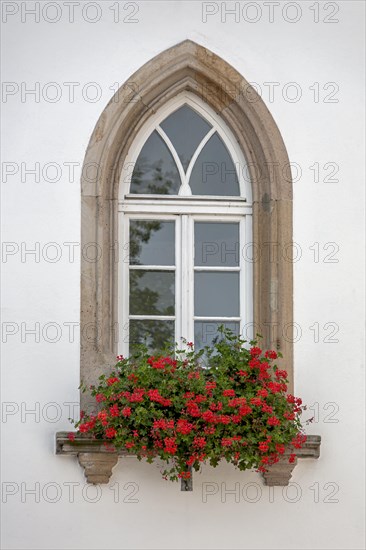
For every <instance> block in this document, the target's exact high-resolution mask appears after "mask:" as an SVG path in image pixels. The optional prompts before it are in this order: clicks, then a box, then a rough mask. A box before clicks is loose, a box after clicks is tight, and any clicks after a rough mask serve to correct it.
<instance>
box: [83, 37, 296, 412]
mask: <svg viewBox="0 0 366 550" xmlns="http://www.w3.org/2000/svg"><path fill="white" fill-rule="evenodd" d="M181 92H190V93H192V94H193V95H195V96H197V97H199V98H201V99H202V100H204V101H205V103H207V104H208V105H209V106H210V107H211V109H213V110H214V111H215V112H216V113H217V115H218V116H219V117H220V119H222V120H223V121H224V122H225V124H226V125H227V126H228V127H229V128H230V131H231V132H232V134H233V135H234V136H235V140H236V141H237V143H238V146H239V148H240V149H241V151H242V152H243V154H244V156H245V158H246V160H247V164H248V170H249V172H250V180H251V183H252V193H253V198H252V211H253V224H252V227H253V246H254V247H255V249H256V250H257V255H256V257H255V259H254V261H253V322H254V330H255V332H260V333H261V334H262V335H263V336H264V339H263V346H265V347H272V348H277V349H281V351H282V352H283V355H284V359H283V361H282V366H283V368H286V370H287V371H288V372H289V376H290V390H291V387H292V385H293V384H292V380H293V337H292V332H293V326H294V323H293V294H292V293H293V283H292V273H293V268H292V262H291V260H290V259H289V256H288V254H287V253H286V254H285V253H284V252H285V251H287V250H288V249H289V247H291V245H292V180H291V170H290V163H289V159H288V155H287V151H286V147H285V145H284V143H283V140H282V137H281V134H280V132H279V130H278V128H277V126H276V123H275V122H274V120H273V118H272V116H271V114H270V113H269V111H268V109H267V107H266V105H265V104H264V102H263V100H262V99H261V98H260V97H259V96H258V94H257V93H256V92H255V90H254V89H253V88H252V87H251V86H250V84H249V83H248V82H247V81H246V80H245V79H244V78H243V76H241V75H240V74H239V73H238V72H237V71H236V70H235V69H234V68H233V67H232V66H231V65H229V64H228V63H227V62H225V61H224V60H223V59H221V58H220V57H219V56H217V55H216V54H214V53H213V52H211V51H209V50H207V49H206V48H204V47H202V46H200V45H198V44H196V43H194V42H192V41H189V40H186V41H184V42H182V43H180V44H177V45H176V46H173V47H172V48H170V49H168V50H166V51H164V52H162V53H160V54H158V55H157V56H156V57H155V58H153V59H152V60H150V61H149V62H147V63H146V64H145V65H144V66H143V67H141V68H140V69H138V71H137V72H136V73H135V74H134V75H132V76H131V77H130V78H129V79H128V80H127V81H126V82H125V84H123V85H122V86H121V88H120V89H119V90H118V91H117V93H116V94H115V96H114V97H113V98H112V99H111V100H110V102H109V103H108V105H107V107H106V108H105V109H104V111H103V113H102V115H101V116H100V118H99V121H98V123H97V125H96V127H95V129H94V132H93V134H92V136H91V139H90V142H89V145H88V148H87V151H86V155H85V160H84V165H83V169H82V178H81V195H82V196H81V247H82V249H84V248H83V247H87V246H89V245H90V244H91V243H93V245H95V246H96V247H97V248H98V250H100V251H101V254H100V256H99V257H98V259H97V261H94V262H93V261H90V260H89V259H88V258H87V257H84V255H83V257H82V258H81V321H80V323H81V342H80V343H81V364H80V376H81V380H82V381H83V383H84V384H86V385H89V384H93V383H96V381H97V380H98V377H99V375H100V374H102V373H104V372H105V371H106V370H107V369H108V367H109V366H112V365H113V364H114V363H115V355H116V353H117V352H118V328H117V327H118V265H119V254H118V207H119V190H120V180H121V173H122V170H123V166H124V165H125V160H126V157H127V154H128V151H129V150H130V148H131V145H132V144H133V143H134V140H135V138H136V136H137V134H138V133H139V132H140V130H141V128H143V127H144V125H145V124H146V123H147V121H148V120H149V119H150V118H151V117H152V116H153V115H154V113H156V112H158V111H159V109H160V108H161V107H162V106H164V105H165V104H167V103H168V102H169V101H170V100H172V99H173V98H175V97H177V96H178V95H179V94H180V93H181ZM93 170H94V172H93ZM91 173H95V177H94V176H91V175H90V174H91ZM273 246H275V249H276V250H277V255H276V256H275V257H273V255H272V254H271V253H272V251H273ZM93 329H94V330H93ZM116 335H117V336H116ZM87 404H88V396H87V394H82V395H81V406H82V407H83V408H85V406H87Z"/></svg>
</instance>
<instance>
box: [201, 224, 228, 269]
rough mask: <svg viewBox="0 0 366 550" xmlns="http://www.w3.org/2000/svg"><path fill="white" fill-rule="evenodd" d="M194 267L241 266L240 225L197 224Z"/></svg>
mask: <svg viewBox="0 0 366 550" xmlns="http://www.w3.org/2000/svg"><path fill="white" fill-rule="evenodd" d="M194 265H196V266H221V267H224V266H226V267H234V266H238V265H239V224H238V223H212V222H195V224H194Z"/></svg>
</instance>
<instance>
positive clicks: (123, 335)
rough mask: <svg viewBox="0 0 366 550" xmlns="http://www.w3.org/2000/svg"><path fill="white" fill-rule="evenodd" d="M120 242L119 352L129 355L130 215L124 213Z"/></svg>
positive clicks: (120, 226) (120, 225)
mask: <svg viewBox="0 0 366 550" xmlns="http://www.w3.org/2000/svg"><path fill="white" fill-rule="evenodd" d="M119 233H120V235H119V239H120V240H119V242H120V243H122V253H121V254H120V261H119V286H118V319H119V323H118V353H121V354H122V355H125V356H127V355H128V351H129V349H128V348H129V320H128V314H129V293H130V277H129V240H130V239H129V217H128V216H126V215H122V219H121V223H120V224H119Z"/></svg>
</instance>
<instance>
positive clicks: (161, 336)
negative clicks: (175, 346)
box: [129, 319, 174, 355]
mask: <svg viewBox="0 0 366 550" xmlns="http://www.w3.org/2000/svg"><path fill="white" fill-rule="evenodd" d="M129 329H130V336H129V344H130V355H132V354H133V353H134V352H135V351H136V346H137V345H138V344H145V345H146V346H147V347H148V348H149V350H150V352H155V351H159V350H161V349H162V348H163V347H164V345H165V344H166V343H167V342H171V343H173V342H174V321H152V320H143V321H138V320H136V319H132V320H131V321H130V323H129Z"/></svg>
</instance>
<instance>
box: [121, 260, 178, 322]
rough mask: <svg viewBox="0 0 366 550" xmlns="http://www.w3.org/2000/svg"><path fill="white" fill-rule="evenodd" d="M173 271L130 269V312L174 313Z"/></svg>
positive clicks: (141, 313)
mask: <svg viewBox="0 0 366 550" xmlns="http://www.w3.org/2000/svg"><path fill="white" fill-rule="evenodd" d="M174 311H175V272H174V271H145V270H142V269H138V270H136V269H131V270H130V314H131V315H174Z"/></svg>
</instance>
